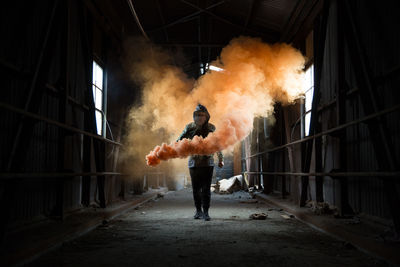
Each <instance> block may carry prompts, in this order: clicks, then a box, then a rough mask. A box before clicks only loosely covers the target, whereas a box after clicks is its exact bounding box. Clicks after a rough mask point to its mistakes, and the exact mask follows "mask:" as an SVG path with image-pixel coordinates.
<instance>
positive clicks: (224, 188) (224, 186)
mask: <svg viewBox="0 0 400 267" xmlns="http://www.w3.org/2000/svg"><path fill="white" fill-rule="evenodd" d="M245 186H246V183H245V181H244V179H243V176H242V175H236V176H233V177H231V178H228V179H222V180H219V181H218V182H217V183H216V184H215V185H214V187H213V185H211V188H212V189H211V190H213V192H215V193H219V194H232V193H233V192H236V191H240V190H242V189H245Z"/></svg>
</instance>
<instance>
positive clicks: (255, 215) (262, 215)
mask: <svg viewBox="0 0 400 267" xmlns="http://www.w3.org/2000/svg"><path fill="white" fill-rule="evenodd" d="M267 217H268V215H267V214H265V213H264V212H262V213H253V214H251V215H250V216H249V218H250V219H252V220H265V219H267Z"/></svg>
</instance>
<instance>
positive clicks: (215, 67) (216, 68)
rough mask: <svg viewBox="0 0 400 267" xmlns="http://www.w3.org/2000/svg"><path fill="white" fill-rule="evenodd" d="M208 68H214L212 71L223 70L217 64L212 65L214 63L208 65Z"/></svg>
mask: <svg viewBox="0 0 400 267" xmlns="http://www.w3.org/2000/svg"><path fill="white" fill-rule="evenodd" d="M208 69H210V70H214V71H223V70H224V69H222V68H219V67H217V66H214V65H210V66H209V68H208Z"/></svg>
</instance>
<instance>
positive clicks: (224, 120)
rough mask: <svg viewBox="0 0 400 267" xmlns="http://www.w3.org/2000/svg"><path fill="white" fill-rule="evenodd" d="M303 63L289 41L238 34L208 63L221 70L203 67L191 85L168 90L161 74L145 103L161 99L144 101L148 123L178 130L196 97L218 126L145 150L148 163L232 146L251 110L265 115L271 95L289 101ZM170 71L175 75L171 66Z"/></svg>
mask: <svg viewBox="0 0 400 267" xmlns="http://www.w3.org/2000/svg"><path fill="white" fill-rule="evenodd" d="M304 63H305V59H304V57H303V56H302V54H301V53H300V52H299V51H298V50H296V49H295V48H293V47H292V46H290V45H288V44H273V45H270V44H266V43H263V42H262V41H261V40H260V39H257V38H248V37H239V38H236V39H234V40H232V41H231V42H230V44H229V45H228V46H226V47H225V48H223V50H222V52H221V55H220V58H219V59H218V60H217V61H215V62H212V63H211V64H212V65H215V66H218V67H220V68H223V69H224V70H223V71H221V72H215V71H211V72H207V73H206V74H205V75H203V76H201V77H200V78H199V80H197V81H196V83H195V85H194V88H193V90H192V91H187V88H186V87H184V86H180V87H179V86H178V90H174V88H172V90H171V88H169V89H170V90H168V87H167V86H165V85H168V84H170V83H168V82H166V83H165V80H164V82H163V83H161V84H160V86H161V88H160V87H157V86H156V85H154V83H152V87H151V90H150V92H148V93H147V94H146V95H147V96H148V98H147V103H148V104H149V103H152V102H154V101H156V102H157V103H160V99H163V100H164V102H163V103H162V104H159V105H157V107H155V106H154V105H153V106H152V105H148V107H153V108H156V110H155V111H154V112H153V115H154V116H155V117H156V119H155V123H154V124H153V127H154V125H156V128H160V127H163V128H165V129H168V128H170V127H172V128H173V130H170V132H173V133H174V134H177V132H176V131H177V129H176V127H177V126H178V125H179V126H180V127H181V128H180V130H182V129H183V126H184V125H183V124H182V122H183V121H184V120H183V119H182V118H189V115H190V116H191V114H192V112H193V109H194V107H195V106H196V105H197V103H201V104H202V105H205V106H206V107H207V108H208V110H209V112H210V114H211V120H212V121H213V123H214V124H215V125H216V128H217V130H216V131H215V132H214V133H210V134H209V135H208V136H207V137H206V138H202V137H197V136H196V137H194V138H193V139H192V140H188V139H183V140H181V141H179V142H172V143H170V144H169V145H168V144H166V143H163V144H162V145H161V146H156V147H155V148H154V149H153V150H152V151H151V152H150V153H149V154H148V155H147V156H146V160H147V164H148V165H150V166H155V165H157V164H159V163H160V162H161V161H162V160H168V159H172V158H184V157H187V156H189V155H193V154H199V155H208V154H213V153H215V152H217V151H221V150H224V149H226V148H230V147H232V146H233V145H234V144H236V143H237V142H239V141H241V140H242V139H244V138H245V137H246V136H247V135H248V134H249V133H250V131H251V130H252V127H253V119H254V117H255V116H268V115H270V114H271V113H272V111H273V104H274V103H275V102H276V101H280V102H282V103H290V102H292V101H293V100H294V99H296V98H297V97H298V96H299V95H300V94H302V93H303V88H304V86H303V84H304V75H303V71H302V70H303V68H304ZM169 74H170V75H172V76H171V77H170V78H171V79H172V80H174V81H176V80H177V77H176V76H174V72H170V73H169ZM179 75H180V74H179ZM178 80H179V79H178ZM175 86H176V85H175ZM160 92H162V94H158V93H160ZM149 96H150V97H149ZM165 100H167V101H168V100H171V103H165ZM144 106H146V100H145V103H144ZM162 114H164V115H165V118H164V117H163V116H162Z"/></svg>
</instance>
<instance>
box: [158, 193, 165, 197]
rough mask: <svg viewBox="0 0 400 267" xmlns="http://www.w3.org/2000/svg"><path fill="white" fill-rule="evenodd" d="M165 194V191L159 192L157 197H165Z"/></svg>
mask: <svg viewBox="0 0 400 267" xmlns="http://www.w3.org/2000/svg"><path fill="white" fill-rule="evenodd" d="M164 195H165V194H164V193H158V194H157V198H163V197H164Z"/></svg>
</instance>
